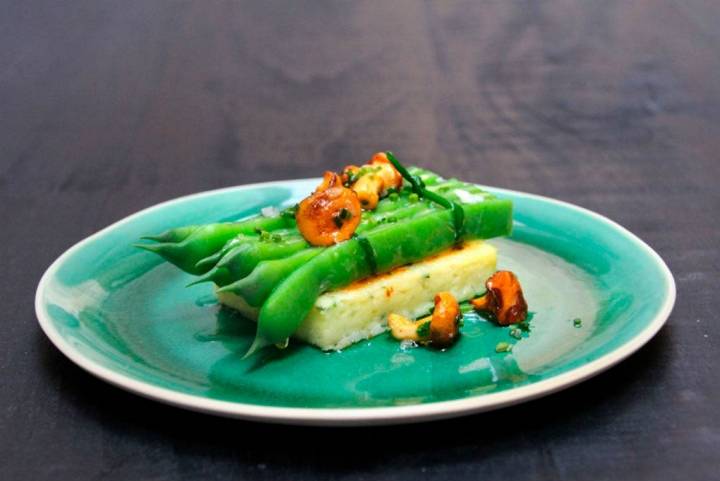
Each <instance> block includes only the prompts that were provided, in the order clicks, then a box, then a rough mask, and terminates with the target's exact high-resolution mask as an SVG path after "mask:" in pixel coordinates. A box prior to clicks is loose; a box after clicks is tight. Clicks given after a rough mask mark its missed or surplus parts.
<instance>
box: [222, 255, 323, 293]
mask: <svg viewBox="0 0 720 481" xmlns="http://www.w3.org/2000/svg"><path fill="white" fill-rule="evenodd" d="M323 250H324V248H321V247H316V248H312V249H305V250H303V251H300V252H297V253H295V254H293V255H291V256H290V257H286V258H284V259H273V260H265V261H261V262H260V263H259V264H258V265H257V266H256V267H255V269H253V271H252V272H251V273H250V274H249V275H248V276H247V277H245V278H243V279H240V280H238V281H235V282H233V283H232V284H228V285H226V286H225V287H221V288H220V289H218V292H230V293H232V294H235V295H238V296H240V297H242V298H243V299H245V302H247V303H248V304H249V305H250V306H253V307H260V306H261V305H262V303H263V302H265V300H266V299H267V298H268V296H269V295H270V293H271V292H272V291H273V289H275V287H276V286H277V285H278V284H280V283H281V282H282V281H283V280H284V279H285V278H286V277H287V276H289V275H290V274H291V273H292V272H293V271H295V270H296V269H297V268H298V267H300V266H302V265H303V264H305V263H306V262H308V261H309V260H310V259H312V258H313V257H315V256H317V255H318V254H320V252H322V251H323Z"/></svg>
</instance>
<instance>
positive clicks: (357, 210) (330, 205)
mask: <svg viewBox="0 0 720 481" xmlns="http://www.w3.org/2000/svg"><path fill="white" fill-rule="evenodd" d="M361 215H362V210H361V207H360V201H359V199H358V196H357V194H356V193H355V192H353V191H352V190H350V189H348V188H347V187H345V186H343V184H342V181H341V179H340V176H338V175H337V174H335V173H334V172H325V175H324V177H323V181H322V183H321V184H320V185H319V186H318V188H317V189H315V192H313V193H312V194H311V195H310V196H308V197H307V198H305V199H304V200H303V201H302V202H300V204H299V205H298V210H297V212H296V213H295V219H296V221H297V228H298V230H299V231H300V233H301V234H302V236H303V237H304V238H305V240H307V241H308V242H309V243H310V244H312V245H314V246H329V245H332V244H336V243H338V242H342V241H344V240H347V239H349V238H350V237H351V236H352V235H353V233H354V232H355V229H357V226H358V225H359V224H360V217H361Z"/></svg>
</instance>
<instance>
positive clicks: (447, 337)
mask: <svg viewBox="0 0 720 481" xmlns="http://www.w3.org/2000/svg"><path fill="white" fill-rule="evenodd" d="M461 318H462V314H461V313H460V306H459V305H458V302H457V300H456V299H455V297H454V296H453V295H452V294H451V293H449V292H440V293H438V294H436V295H435V308H434V309H433V313H432V315H430V316H427V317H423V318H422V319H418V320H417V321H413V320H410V319H408V318H406V317H404V316H401V315H399V314H390V315H389V316H388V327H390V333H391V334H392V336H393V337H394V338H395V339H397V340H399V341H404V340H408V341H415V342H421V343H423V344H431V345H432V346H434V347H438V348H440V349H443V348H446V347H449V346H451V345H452V344H453V343H454V342H455V341H456V340H457V338H458V336H459V335H460V319H461Z"/></svg>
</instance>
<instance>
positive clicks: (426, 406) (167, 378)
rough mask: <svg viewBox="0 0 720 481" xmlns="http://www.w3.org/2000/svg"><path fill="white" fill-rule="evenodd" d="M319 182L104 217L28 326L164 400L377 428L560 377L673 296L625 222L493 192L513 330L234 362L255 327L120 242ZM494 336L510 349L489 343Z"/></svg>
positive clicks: (577, 374) (251, 209)
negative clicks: (511, 286)
mask: <svg viewBox="0 0 720 481" xmlns="http://www.w3.org/2000/svg"><path fill="white" fill-rule="evenodd" d="M317 182H318V181H317V179H310V180H297V181H286V182H274V183H268V184H257V185H249V186H244V187H236V188H230V189H223V190H218V191H211V192H206V193H201V194H197V195H193V196H189V197H184V198H180V199H176V200H173V201H170V202H166V203H163V204H160V205H157V206H155V207H151V208H149V209H146V210H144V211H142V212H139V213H137V214H135V215H133V216H131V217H128V218H127V219H124V220H122V221H120V222H118V223H116V224H114V225H112V226H110V227H108V228H107V229H105V230H103V231H101V232H99V233H97V234H95V235H93V236H92V237H90V238H88V239H86V240H84V241H82V242H80V243H79V244H77V245H76V246H74V247H73V248H71V249H70V250H68V251H67V252H66V253H65V254H63V255H62V256H61V257H60V258H59V259H58V260H57V261H56V262H55V263H54V264H53V265H52V266H51V267H50V268H49V269H48V270H47V272H46V273H45V275H44V276H43V278H42V280H41V281H40V285H39V286H38V290H37V296H36V311H37V315H38V319H39V320H40V325H41V326H42V328H43V330H44V331H45V333H46V334H47V335H48V337H49V338H50V339H51V340H52V342H53V343H54V344H55V345H56V346H57V347H58V348H59V349H60V350H61V351H62V352H63V353H65V354H66V355H67V356H68V357H69V358H70V359H72V360H73V361H74V362H75V363H77V364H78V365H80V366H81V367H83V368H84V369H86V370H88V371H90V372H91V373H93V374H95V375H97V376H99V377H101V378H103V379H105V380H107V381H109V382H111V383H114V384H116V385H119V386H121V387H123V388H125V389H128V390H131V391H133V392H136V393H138V394H141V395H144V396H147V397H150V398H153V399H157V400H160V401H163V402H167V403H170V404H174V405H177V406H182V407H186V408H189V409H194V410H199V411H204V412H210V413H215V414H220V415H226V416H233V417H241V418H246V419H255V420H265V421H272V422H286V423H297V424H336V425H339V424H346V425H348V424H370V423H375V424H380V423H400V422H413V421H419V420H426V419H432V418H439V417H448V416H457V415H461V414H467V413H471V412H478V411H482V410H488V409H493V408H497V407H501V406H505V405H509V404H512V403H517V402H520V401H523V400H527V399H531V398H535V397H538V396H541V395H544V394H548V393H550V392H554V391H557V390H559V389H562V388H564V387H567V386H569V385H572V384H574V383H576V382H579V381H581V380H583V379H586V378H588V377H590V376H592V375H594V374H597V373H598V372H600V371H602V370H604V369H606V368H607V367H610V366H611V365H613V364H615V363H617V362H619V361H620V360H622V359H624V358H625V357H626V356H628V355H629V354H631V353H632V352H634V351H635V350H637V349H638V348H640V347H641V346H642V345H643V344H644V343H645V342H647V341H648V340H649V339H650V338H651V337H652V336H653V335H654V334H655V333H656V332H657V331H658V330H659V329H660V327H661V326H662V324H663V323H664V322H665V320H666V319H667V317H668V315H669V314H670V311H671V309H672V306H673V304H674V300H675V285H674V281H673V278H672V275H671V274H670V272H669V270H668V269H667V267H666V266H665V264H664V263H663V262H662V260H661V259H660V258H659V257H658V256H657V254H656V253H655V252H654V251H653V250H652V249H650V248H649V247H648V246H647V245H646V244H644V243H643V242H642V241H640V240H639V239H637V238H636V237H635V236H633V235H632V234H631V233H629V232H628V231H626V230H624V229H623V228H622V227H620V226H618V225H617V224H614V223H613V222H611V221H609V220H607V219H605V218H604V217H601V216H599V215H597V214H594V213H592V212H590V211H587V210H585V209H581V208H579V207H576V206H572V205H570V204H566V203H562V202H558V201H554V200H551V199H547V198H543V197H539V196H534V195H530V194H523V193H519V192H512V191H506V190H499V189H489V190H492V191H493V192H495V193H497V194H498V195H499V196H502V197H507V198H510V199H512V200H513V202H514V205H515V215H514V218H515V227H514V232H513V235H512V236H511V237H510V238H509V239H495V240H492V241H491V242H492V243H493V244H494V245H496V246H497V247H498V249H499V253H500V254H499V259H498V268H501V269H509V270H512V271H514V272H515V273H516V274H518V276H519V278H520V280H521V283H522V284H523V287H524V290H525V294H526V298H527V301H528V304H529V306H530V310H531V312H532V313H533V315H532V320H531V321H530V327H531V329H530V331H529V332H522V336H521V338H520V339H517V337H518V333H517V332H514V333H513V334H514V336H515V337H513V335H511V329H510V328H507V327H498V326H496V325H494V324H492V323H490V322H487V321H486V320H484V319H483V318H481V317H478V316H477V315H475V314H472V313H471V314H467V315H466V316H465V321H464V326H463V328H462V334H463V335H462V337H461V339H460V341H459V342H458V343H457V344H456V345H455V346H454V347H453V348H451V349H449V350H447V351H443V352H440V351H436V350H431V349H424V348H403V347H401V345H400V344H399V343H397V342H396V341H394V340H392V339H391V338H390V337H389V336H388V335H387V334H385V335H381V336H378V337H376V338H374V339H372V340H369V341H364V342H361V343H358V344H356V345H354V346H352V347H350V348H348V349H345V350H344V351H342V352H332V353H323V352H321V351H319V350H317V349H315V348H313V347H310V346H307V345H302V344H298V343H292V344H291V346H290V347H289V348H288V349H286V350H284V351H276V350H266V352H262V353H261V354H260V355H257V356H254V357H252V358H250V359H247V360H242V359H241V357H242V355H243V353H244V352H245V351H246V350H247V348H248V346H249V344H250V342H251V341H252V339H253V335H254V332H255V326H254V324H253V323H251V322H249V321H247V320H245V319H243V318H242V317H241V316H240V315H239V314H237V313H236V312H234V311H232V310H229V309H227V308H221V307H220V306H219V305H218V304H217V302H216V301H215V299H214V297H213V295H212V291H211V288H210V287H209V286H206V285H200V286H195V287H191V288H186V287H184V286H185V285H186V284H187V283H188V282H189V281H190V280H191V279H190V276H189V275H187V274H184V273H182V272H181V271H179V270H178V269H176V268H175V267H173V266H171V265H169V264H167V263H163V262H161V261H160V260H159V259H158V258H157V256H154V255H152V254H150V253H147V252H144V251H140V250H138V249H135V248H133V247H132V246H131V244H132V243H133V242H135V241H136V240H137V239H138V238H139V237H140V236H142V235H145V234H147V233H148V232H160V231H163V230H165V229H167V228H171V227H176V226H180V225H187V224H194V223H207V222H215V221H219V220H234V219H238V218H242V217H245V216H248V215H251V214H255V213H257V212H259V210H260V209H261V208H262V207H265V206H268V205H274V206H278V207H281V206H287V205H291V204H293V203H295V202H297V201H298V200H300V199H302V198H303V197H304V196H305V195H306V194H307V193H308V192H310V191H311V190H312V189H313V188H314V186H315V185H316V184H317ZM576 319H580V320H581V322H580V323H579V322H577V321H575V320H576ZM501 342H506V343H510V344H512V345H513V346H512V350H511V351H509V352H496V347H497V346H498V344H499V343H501Z"/></svg>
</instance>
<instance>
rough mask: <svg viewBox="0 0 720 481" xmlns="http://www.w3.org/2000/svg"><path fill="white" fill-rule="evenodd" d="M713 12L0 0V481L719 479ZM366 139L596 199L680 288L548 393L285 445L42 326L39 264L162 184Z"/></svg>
mask: <svg viewBox="0 0 720 481" xmlns="http://www.w3.org/2000/svg"><path fill="white" fill-rule="evenodd" d="M719 25H720V4H718V2H715V1H713V0H682V1H681V0H677V1H672V0H658V1H634V2H630V1H552V2H550V1H548V2H536V1H531V0H528V1H509V0H502V1H496V2H483V1H474V0H467V1H458V2H449V1H442V2H440V1H437V2H424V3H423V2H420V1H408V2H401V1H396V0H388V1H377V2H360V1H355V2H339V1H338V2H329V1H318V0H306V1H291V0H288V1H284V2H280V1H254V2H251V1H247V2H246V1H225V2H221V1H213V0H207V1H195V2H186V1H170V0H167V1H148V0H133V1H130V0H124V1H120V2H117V1H113V2H104V1H98V0H93V1H84V2H83V1H65V2H58V1H56V0H52V1H40V0H30V1H22V0H16V1H4V2H1V3H0V229H1V232H2V242H0V254H1V255H0V259H2V261H1V262H2V271H1V272H2V273H1V275H0V302H1V305H2V307H1V308H0V309H2V310H1V311H0V313H1V314H2V316H1V318H0V319H1V321H2V334H0V479H3V480H6V479H7V480H14V479H52V480H64V479H69V480H76V479H103V480H106V479H107V480H114V479H137V480H140V479H142V480H165V479H174V478H186V479H206V480H212V479H228V478H234V479H250V478H252V479H277V480H280V479H292V480H300V479H313V478H320V479H349V480H356V479H357V480H360V479H370V478H373V479H374V478H377V479H393V480H401V479H423V478H424V477H425V476H431V475H432V476H433V477H435V476H436V475H438V476H442V477H444V478H446V479H480V478H482V479H503V480H525V479H554V480H558V479H636V480H640V479H663V480H665V479H720V455H719V453H718V451H719V450H720V407H719V406H718V402H719V401H720V379H719V378H720V376H718V370H717V366H716V363H717V362H718V361H719V359H718V357H719V356H718V355H719V354H720V350H719V349H718V342H720V327H718V319H717V318H716V315H715V314H716V312H717V308H716V307H715V304H716V302H717V299H718V298H719V297H720V295H719V294H718V292H719V291H720V283H719V282H718V274H720V255H719V254H718V241H719V240H720V228H719V227H718V220H720V215H719V214H718V210H720V189H718V185H717V184H718V182H719V181H720V159H719V156H720V48H719V47H718V46H719V45H720V28H718V26H719ZM381 149H392V150H394V151H396V152H397V153H399V154H400V155H401V156H402V158H403V159H406V160H408V161H411V162H415V163H418V164H420V165H425V166H427V167H431V168H433V169H436V170H438V171H440V172H442V173H445V174H450V175H457V176H461V177H462V178H464V179H468V180H472V181H477V182H482V183H485V184H491V185H496V186H501V187H508V188H512V189H518V190H523V191H529V192H535V193H541V194H544V195H548V196H551V197H556V198H559V199H563V200H566V201H570V202H574V203H577V204H579V205H582V206H584V207H587V208H590V209H593V210H595V211H597V212H600V213H602V214H604V215H607V216H609V217H610V218H612V219H614V220H616V221H618V222H619V223H621V224H622V225H624V226H626V227H628V228H629V229H630V230H632V231H633V232H635V233H636V234H638V235H639V236H640V237H642V238H643V239H644V240H646V241H647V242H648V243H649V244H650V245H651V246H653V247H654V248H655V249H657V251H658V252H659V253H660V254H661V255H662V256H663V258H664V259H665V260H666V261H667V263H668V264H669V266H670V268H671V270H672V271H673V273H674V274H675V278H676V280H677V284H678V302H677V304H676V307H675V311H674V313H673V315H672V316H671V317H670V319H669V321H668V324H667V325H666V327H665V328H664V329H663V330H662V331H661V332H660V333H659V334H658V336H657V337H656V338H655V339H654V340H652V341H651V342H650V343H649V344H648V345H647V346H646V347H644V348H643V349H642V350H641V351H640V352H638V353H637V354H635V355H633V356H632V357H631V358H630V359H628V360H627V361H626V362H624V363H622V364H621V365H619V366H617V367H615V368H613V369H611V370H610V371H608V372H607V373H605V374H602V375H600V376H598V377H597V378H595V379H593V380H591V381H589V382H586V383H583V384H582V385H580V386H577V387H574V388H572V389H569V390H567V391H565V392H563V393H560V394H556V395H553V396H550V397H548V398H545V399H542V400H539V401H535V402H530V403H527V404H523V405H519V406H516V407H512V408H508V409H504V410H501V411H497V412H492V413H487V414H481V415H476V416H471V417H467V418H463V419H458V420H452V421H442V422H436V423H431V424H425V425H416V426H405V427H387V428H364V429H320V428H313V429H308V428H295V427H280V426H269V425H262V424H253V423H246V422H239V421H231V420H225V419H219V418H213V417H210V416H204V415H200V414H194V413H189V412H185V411H181V410H178V409H174V408H169V407H166V406H163V405H160V404H156V403H153V402H150V401H146V400H144V399H140V398H138V397H135V396H133V395H130V394H127V393H125V392H123V391H121V390H119V389H116V388H113V387H111V386H108V385H106V384H104V383H103V382H100V381H98V380H96V379H94V378H92V377H91V376H89V375H88V374H85V373H84V372H83V371H81V370H80V369H79V368H77V367H75V366H74V365H73V364H71V363H70V362H69V361H67V360H66V359H65V358H64V357H63V356H62V355H61V354H60V353H59V352H58V351H57V350H55V349H54V348H53V347H52V346H51V344H50V343H49V341H48V340H47V339H46V338H45V337H44V336H43V334H42V333H41V332H40V329H39V328H38V326H37V323H36V319H35V315H34V312H33V304H32V302H33V293H34V289H35V286H36V284H37V282H38V280H39V278H40V276H41V274H42V272H43V271H44V269H45V268H46V267H47V266H48V265H49V264H50V263H51V262H52V261H53V260H54V259H55V258H56V257H57V256H58V255H60V254H61V253H62V252H63V251H64V250H65V249H67V248H68V247H70V246H71V245H72V244H74V243H75V242H77V241H79V240H81V239H82V238H84V237H85V236H87V235H89V234H91V233H93V232H95V231H97V230H98V229H100V228H102V227H104V226H106V225H108V224H110V223H112V222H114V221H116V220H118V219H120V218H122V217H124V216H126V215H128V214H131V213H133V212H135V211H136V210H138V209H140V208H143V207H147V206H150V205H152V204H155V203H157V202H159V201H163V200H167V199H170V198H173V197H176V196H180V195H183V194H189V193H192V192H197V191H201V190H205V189H212V188H217V187H223V186H228V185H235V184H243V183H248V182H255V181H265V180H276V179H287V178H295V177H308V176H315V175H318V174H319V173H320V172H321V171H322V170H323V169H325V168H327V167H336V168H338V167H340V166H342V165H345V164H346V163H348V162H355V163H357V162H360V161H363V160H365V159H367V158H368V157H369V156H370V154H372V153H373V152H375V151H377V150H381Z"/></svg>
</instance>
